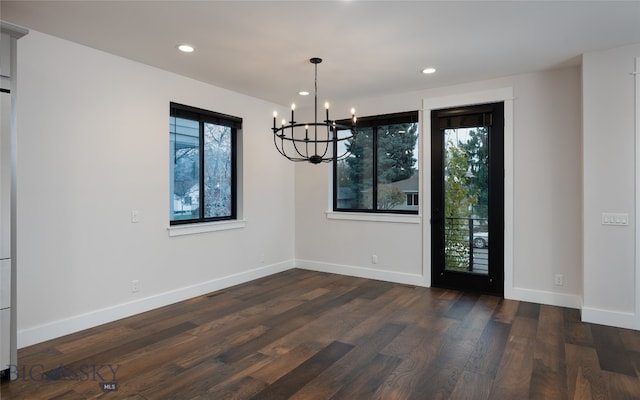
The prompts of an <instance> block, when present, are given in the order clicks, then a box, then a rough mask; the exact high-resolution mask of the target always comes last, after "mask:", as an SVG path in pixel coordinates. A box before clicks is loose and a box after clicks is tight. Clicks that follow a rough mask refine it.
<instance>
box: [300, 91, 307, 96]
mask: <svg viewBox="0 0 640 400" xmlns="http://www.w3.org/2000/svg"><path fill="white" fill-rule="evenodd" d="M298 94H299V95H300V96H308V95H309V92H307V91H306V90H301V91H299V92H298Z"/></svg>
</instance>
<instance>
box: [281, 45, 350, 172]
mask: <svg viewBox="0 0 640 400" xmlns="http://www.w3.org/2000/svg"><path fill="white" fill-rule="evenodd" d="M309 62H311V64H314V66H315V80H314V122H307V123H299V122H296V120H295V114H294V112H295V104H292V106H291V120H289V121H288V122H287V121H285V120H284V119H283V120H282V124H281V126H280V127H278V126H276V117H277V113H276V112H274V113H273V128H271V130H272V131H273V143H274V145H275V147H276V149H277V150H278V152H279V153H280V154H282V155H283V156H284V157H286V158H287V159H289V160H290V161H295V162H300V161H308V162H310V163H311V164H320V163H328V162H332V161H334V160H343V159H345V158H347V157H349V155H350V154H351V153H350V152H349V151H348V150H346V147H345V150H344V151H343V152H342V153H340V154H337V152H338V144H339V143H340V142H344V141H347V140H354V139H355V138H356V134H357V132H356V116H355V110H353V109H352V110H351V125H344V124H339V123H337V122H336V121H335V120H331V119H330V118H329V103H325V110H326V119H325V120H323V121H320V122H319V121H318V64H320V63H321V62H322V59H321V58H318V57H313V58H311V59H310V60H309ZM302 128H304V129H302ZM325 130H326V133H324V131H325ZM338 131H349V132H350V134H349V135H347V136H344V137H338ZM330 147H331V151H330V150H329V148H330Z"/></svg>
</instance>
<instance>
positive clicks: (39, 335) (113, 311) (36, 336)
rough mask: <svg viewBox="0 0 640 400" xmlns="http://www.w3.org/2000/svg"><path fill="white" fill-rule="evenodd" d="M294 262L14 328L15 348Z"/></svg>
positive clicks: (275, 270)
mask: <svg viewBox="0 0 640 400" xmlns="http://www.w3.org/2000/svg"><path fill="white" fill-rule="evenodd" d="M293 265H294V262H293V260H291V261H284V262H281V263H277V264H272V265H268V266H265V267H260V268H255V269H252V270H249V271H245V272H240V273H237V274H233V275H229V276H225V277H221V278H217V279H212V280H210V281H207V282H202V283H198V284H195V285H191V286H187V287H183V288H179V289H175V290H170V291H168V292H164V293H159V294H155V295H152V296H149V297H145V298H142V299H137V300H134V301H131V302H128V303H124V304H118V305H116V306H112V307H106V308H103V309H100V310H95V311H91V312H88V313H86V314H81V315H74V316H72V317H69V318H65V319H61V320H57V321H52V322H49V323H46V324H43V325H39V326H35V327H31V328H27V329H22V330H20V331H18V348H23V347H26V346H31V345H33V344H36V343H41V342H44V341H46V340H50V339H55V338H58V337H61V336H64V335H68V334H70V333H74V332H78V331H81V330H84V329H88V328H92V327H95V326H98V325H101V324H105V323H107V322H112V321H116V320H118V319H121V318H125V317H129V316H132V315H136V314H140V313H143V312H145V311H150V310H154V309H156V308H160V307H164V306H167V305H169V304H173V303H177V302H179V301H183V300H187V299H191V298H193V297H197V296H202V295H204V294H207V293H211V292H215V291H217V290H221V289H225V288H228V287H231V286H234V285H238V284H240V283H245V282H249V281H252V280H254V279H259V278H262V277H265V276H268V275H272V274H276V273H278V272H282V271H286V270H289V269H291V268H293Z"/></svg>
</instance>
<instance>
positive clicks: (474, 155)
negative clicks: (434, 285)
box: [444, 126, 489, 275]
mask: <svg viewBox="0 0 640 400" xmlns="http://www.w3.org/2000/svg"><path fill="white" fill-rule="evenodd" d="M488 132H489V130H488V128H487V127H483V126H480V127H471V128H458V129H444V224H445V226H444V236H445V237H444V240H445V243H444V244H445V246H444V247H445V270H448V271H458V272H467V273H473V274H483V275H487V274H488V272H489V232H488V227H489V219H488V204H489V146H488V138H489V133H488Z"/></svg>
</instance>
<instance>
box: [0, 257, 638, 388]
mask: <svg viewBox="0 0 640 400" xmlns="http://www.w3.org/2000/svg"><path fill="white" fill-rule="evenodd" d="M18 359H19V365H18V366H17V367H13V368H12V370H11V373H12V374H14V377H17V379H16V380H14V381H11V382H3V383H2V385H1V386H0V394H1V398H2V399H3V400H11V399H41V400H44V399H94V398H97V399H132V400H133V399H139V400H143V399H149V400H150V399H184V400H191V399H194V400H195V399H215V400H218V399H256V400H268V399H296V400H302V399H304V400H307V399H349V400H354V399H355V400H358V399H364V400H369V399H382V400H387V399H389V400H395V399H398V400H400V399H420V400H425V399H500V400H503V399H504V400H512V399H545V400H550V399H568V400H577V399H580V400H583V399H584V400H586V399H615V400H621V399H640V379H639V376H640V375H639V371H640V332H637V331H631V330H625V329H617V328H611V327H607V326H600V325H593V324H586V323H582V322H580V316H579V312H578V311H577V310H572V309H564V308H560V307H552V306H545V305H537V304H532V303H524V302H517V301H511V300H504V299H500V298H497V297H493V296H485V295H479V294H469V293H462V292H457V291H453V290H445V289H434V288H431V289H429V288H419V287H412V286H406V285H400V284H393V283H388V282H381V281H374V280H367V279H361V278H353V277H346V276H340V275H333V274H325V273H318V272H311V271H305V270H298V269H295V270H290V271H287V272H283V273H280V274H276V275H273V276H269V277H266V278H263V279H259V280H256V281H253V282H249V283H246V284H242V285H239V286H235V287H233V288H229V289H226V290H223V291H220V292H216V293H211V294H209V295H205V296H201V297H197V298H194V299H191V300H188V301H184V302H181V303H178V304H174V305H171V306H168V307H164V308H161V309H157V310H153V311H150V312H147V313H144V314H140V315H137V316H134V317H131V318H126V319H123V320H120V321H116V322H113V323H109V324H106V325H103V326H100V327H96V328H93V329H89V330H86V331H83V332H79V333H76V334H73V335H69V336H65V337H62V338H59V339H55V340H52V341H49V342H46V343H41V344H37V345H34V346H31V347H28V348H24V349H20V350H19V352H18Z"/></svg>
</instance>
